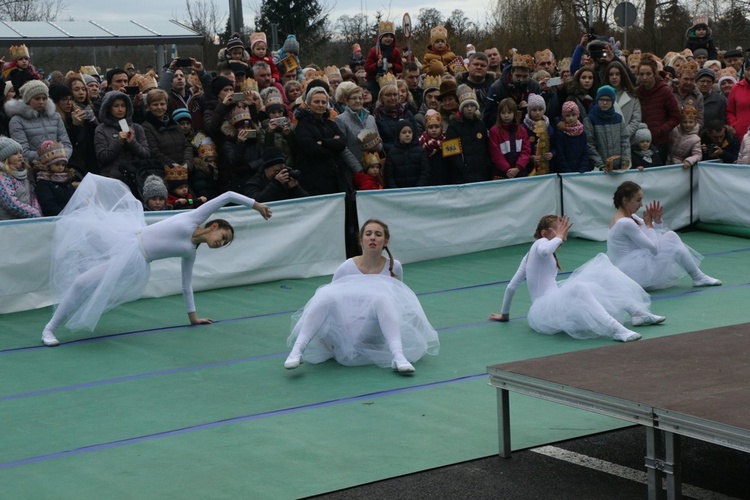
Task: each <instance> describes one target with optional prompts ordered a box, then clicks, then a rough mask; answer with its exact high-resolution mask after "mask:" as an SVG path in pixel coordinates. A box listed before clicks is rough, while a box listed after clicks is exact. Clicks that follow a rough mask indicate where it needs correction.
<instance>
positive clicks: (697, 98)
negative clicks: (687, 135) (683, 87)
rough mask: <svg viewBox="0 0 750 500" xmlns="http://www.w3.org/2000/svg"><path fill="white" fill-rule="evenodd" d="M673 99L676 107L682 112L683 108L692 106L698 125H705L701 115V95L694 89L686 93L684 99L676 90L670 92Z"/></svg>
mask: <svg viewBox="0 0 750 500" xmlns="http://www.w3.org/2000/svg"><path fill="white" fill-rule="evenodd" d="M672 92H673V93H674V98H675V99H677V105H678V106H679V107H680V110H682V109H683V108H684V107H685V106H692V107H693V108H695V109H696V110H697V111H698V123H699V124H700V125H703V124H704V123H706V121H705V118H704V113H703V94H701V92H700V90H698V89H697V88H696V87H693V90H691V91H690V93H688V95H686V96H685V97H682V96H681V95H680V93H679V92H678V91H677V89H675V90H673V91H672Z"/></svg>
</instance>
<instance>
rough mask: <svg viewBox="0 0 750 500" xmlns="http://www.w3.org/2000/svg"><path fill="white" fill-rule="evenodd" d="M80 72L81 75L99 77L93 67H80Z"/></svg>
mask: <svg viewBox="0 0 750 500" xmlns="http://www.w3.org/2000/svg"><path fill="white" fill-rule="evenodd" d="M80 72H81V74H82V75H89V76H99V73H98V72H97V71H96V67H95V66H81V69H80Z"/></svg>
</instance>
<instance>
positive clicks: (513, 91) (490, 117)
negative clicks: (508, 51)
mask: <svg viewBox="0 0 750 500" xmlns="http://www.w3.org/2000/svg"><path fill="white" fill-rule="evenodd" d="M540 92H541V88H540V87H539V83H537V82H536V81H535V80H532V79H531V78H529V79H528V80H525V81H523V82H511V71H510V68H505V70H504V71H503V74H502V76H500V78H499V79H498V80H497V81H496V82H495V83H493V84H492V85H491V86H490V90H489V92H488V93H487V100H486V101H485V103H484V107H483V108H482V120H484V125H485V126H486V127H487V128H488V129H491V128H492V127H493V126H494V125H495V123H496V122H497V106H498V104H500V101H502V100H503V99H505V98H506V97H510V98H512V99H513V100H514V101H515V103H516V104H519V103H520V102H521V101H527V100H528V98H529V94H531V93H534V94H538V93H540ZM521 111H526V110H525V109H522V110H521Z"/></svg>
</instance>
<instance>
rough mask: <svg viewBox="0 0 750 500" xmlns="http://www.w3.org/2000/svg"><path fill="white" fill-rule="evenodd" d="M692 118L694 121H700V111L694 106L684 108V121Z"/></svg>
mask: <svg viewBox="0 0 750 500" xmlns="http://www.w3.org/2000/svg"><path fill="white" fill-rule="evenodd" d="M686 118H692V119H693V120H697V119H698V110H697V109H695V108H694V107H692V106H685V107H684V108H682V119H683V120H684V119H686Z"/></svg>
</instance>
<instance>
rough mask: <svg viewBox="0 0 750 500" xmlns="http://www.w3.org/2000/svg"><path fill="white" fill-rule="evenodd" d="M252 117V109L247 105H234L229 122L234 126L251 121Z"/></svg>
mask: <svg viewBox="0 0 750 500" xmlns="http://www.w3.org/2000/svg"><path fill="white" fill-rule="evenodd" d="M252 119H253V118H252V116H250V110H249V109H247V108H246V107H245V106H234V107H233V108H232V110H231V111H230V112H229V122H230V123H231V124H232V125H234V126H237V125H238V124H241V123H242V122H245V121H251V120H252Z"/></svg>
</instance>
